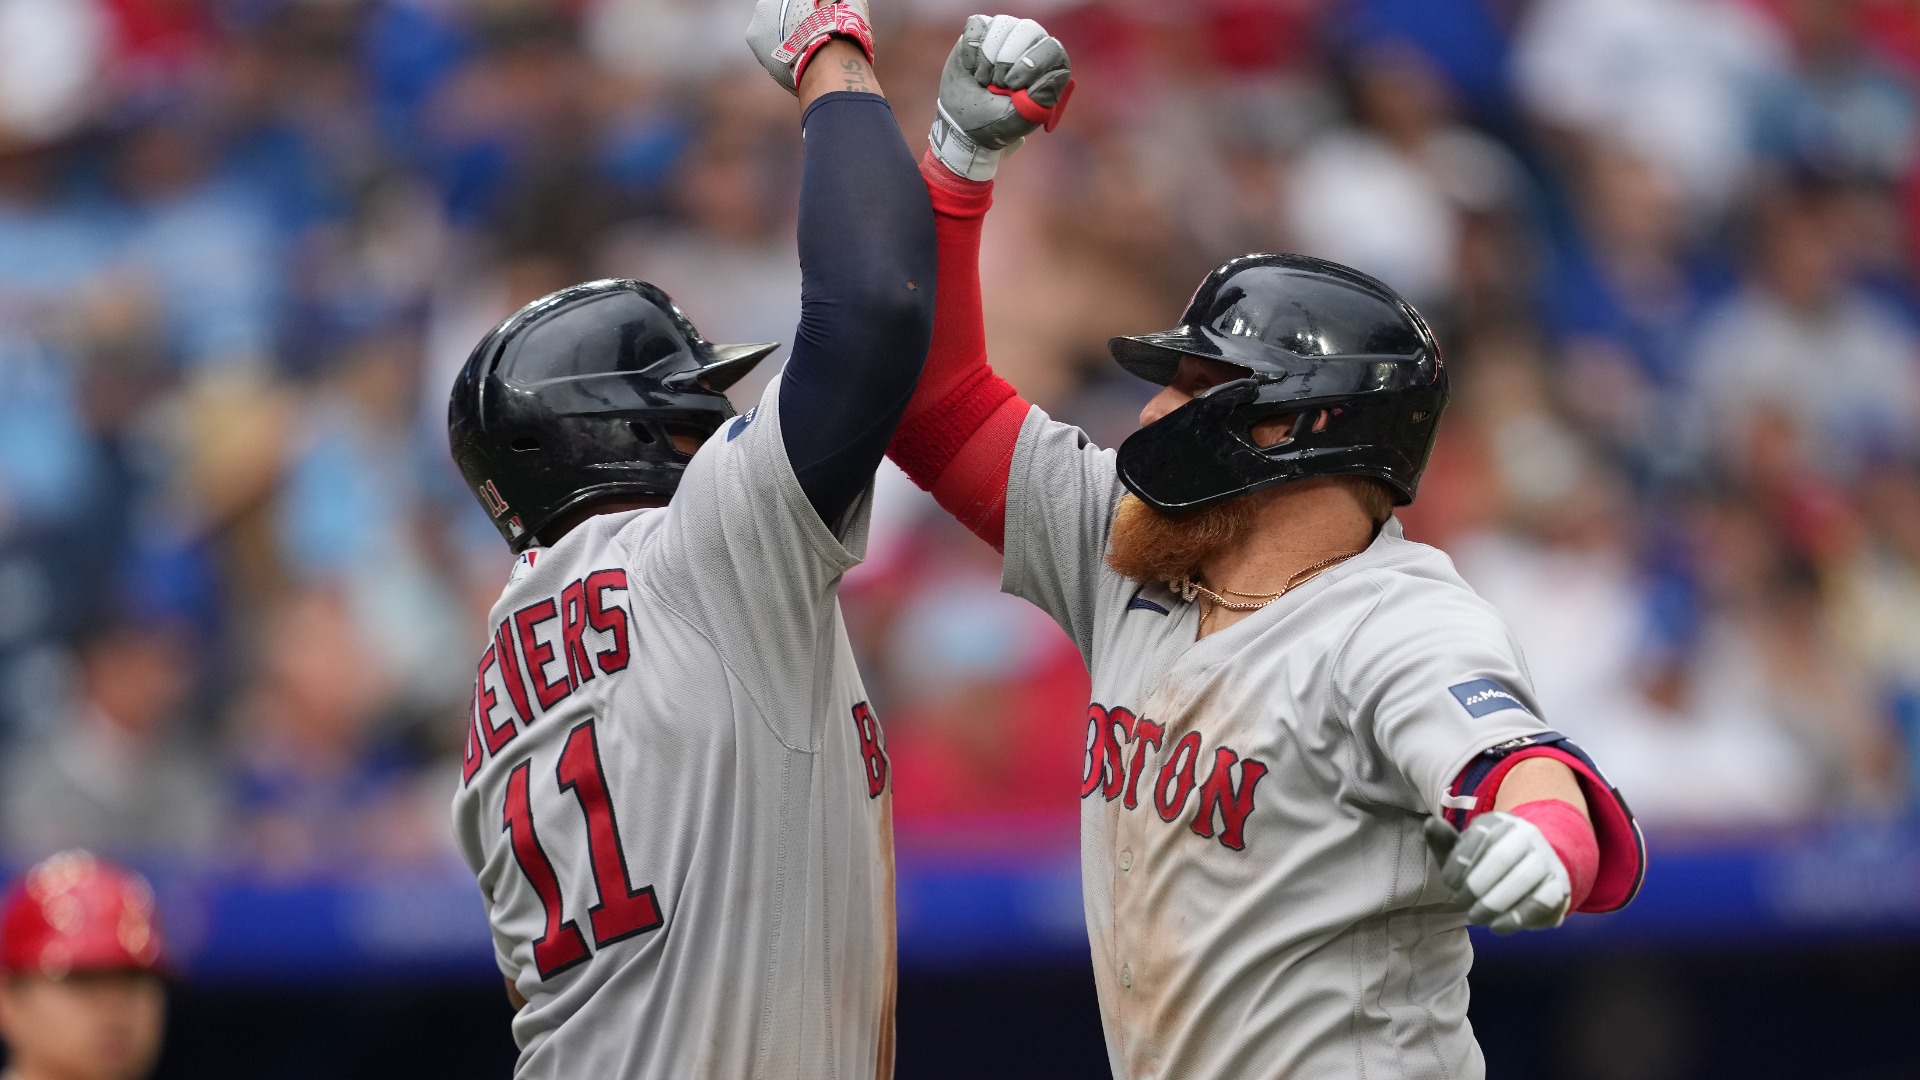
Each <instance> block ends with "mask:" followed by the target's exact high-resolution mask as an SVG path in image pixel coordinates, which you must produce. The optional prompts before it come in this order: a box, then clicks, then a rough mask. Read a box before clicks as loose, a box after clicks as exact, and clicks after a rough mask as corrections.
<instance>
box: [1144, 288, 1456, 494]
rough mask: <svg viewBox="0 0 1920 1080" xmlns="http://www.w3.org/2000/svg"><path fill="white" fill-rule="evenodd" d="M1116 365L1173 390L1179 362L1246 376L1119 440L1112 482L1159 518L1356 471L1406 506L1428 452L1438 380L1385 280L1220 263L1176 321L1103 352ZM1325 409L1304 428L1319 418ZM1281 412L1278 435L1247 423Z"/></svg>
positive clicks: (1413, 323)
mask: <svg viewBox="0 0 1920 1080" xmlns="http://www.w3.org/2000/svg"><path fill="white" fill-rule="evenodd" d="M1108 347H1109V348H1110V349H1111V350H1112V351H1113V357H1114V359H1115V360H1118V361H1119V362H1120V365H1121V366H1122V367H1125V368H1126V369H1127V370H1128V371H1131V372H1133V373H1134V374H1135V375H1138V376H1140V377H1141V378H1143V379H1146V380H1148V381H1149V382H1155V383H1159V384H1161V385H1163V386H1164V385H1166V384H1167V383H1169V382H1172V381H1173V377H1174V372H1175V371H1176V370H1178V368H1179V366H1180V358H1181V357H1182V356H1199V357H1205V358H1207V359H1210V360H1219V361H1224V362H1226V363H1229V364H1234V365H1237V366H1239V367H1243V368H1246V369H1247V371H1248V373H1249V374H1248V375H1247V377H1246V378H1242V379H1235V380H1233V381H1232V382H1227V383H1222V384H1220V385H1219V386H1215V387H1213V388H1212V389H1210V390H1208V391H1206V392H1205V393H1202V394H1200V395H1198V396H1197V397H1195V398H1194V399H1193V400H1192V401H1190V402H1188V403H1187V404H1185V405H1182V406H1181V407H1180V408H1178V409H1175V410H1174V411H1172V412H1171V413H1168V414H1167V415H1166V416H1164V417H1161V418H1160V419H1159V420H1156V421H1155V422H1153V423H1151V424H1148V425H1147V426H1146V427H1143V428H1141V429H1140V430H1139V431H1137V432H1135V433H1134V434H1133V435H1132V436H1131V437H1129V438H1128V439H1127V440H1126V442H1124V443H1122V444H1121V445H1120V454H1119V471H1120V481H1121V483H1123V484H1125V485H1126V486H1127V489H1128V490H1130V491H1132V492H1133V493H1134V494H1135V495H1138V496H1139V497H1140V498H1141V499H1142V500H1143V501H1144V502H1146V503H1147V504H1148V505H1150V506H1152V507H1153V508H1154V509H1156V510H1160V511H1163V512H1172V511H1183V510H1198V509H1200V508H1202V507H1206V506H1211V505H1213V504H1215V503H1218V502H1223V501H1225V500H1227V499H1231V498H1233V497H1234V496H1236V495H1244V494H1246V493H1248V492H1252V491H1259V490H1261V489H1262V488H1268V487H1272V486H1274V485H1275V484H1282V483H1285V482H1287V481H1289V480H1298V479H1302V478H1305V477H1311V476H1370V477H1373V478H1374V479H1376V480H1380V481H1383V482H1384V483H1386V485H1387V486H1388V487H1390V488H1391V489H1392V490H1393V492H1394V498H1395V501H1396V502H1397V503H1398V504H1400V505H1403V506H1404V505H1405V504H1407V503H1410V502H1412V501H1413V495H1414V491H1415V489H1417V488H1418V487H1419V484H1420V473H1421V470H1423V469H1425V468H1426V466H1427V457H1428V456H1429V455H1430V454H1431V453H1432V452H1433V438H1434V433H1435V432H1436V431H1437V430H1438V429H1439V420H1440V412H1441V410H1442V409H1444V408H1446V404H1447V373H1446V369H1445V368H1444V367H1442V366H1441V363H1440V348H1439V346H1438V345H1436V344H1435V343H1434V339H1433V331H1432V330H1429V329H1428V328H1427V324H1426V321H1425V320H1424V319H1422V318H1421V317H1420V313H1419V312H1417V311H1415V310H1413V308H1412V306H1411V305H1409V304H1408V303H1407V302H1406V301H1405V300H1402V299H1401V298H1400V297H1399V295H1398V294H1396V293H1395V292H1394V291H1393V290H1392V289H1389V288H1387V287H1386V286H1385V285H1383V284H1381V283H1380V282H1378V281H1376V280H1374V279H1373V278H1371V277H1368V276H1367V275H1365V274H1362V273H1360V272H1359V271H1357V270H1353V269H1349V268H1348V267H1345V266H1341V265H1340V264H1338V263H1331V262H1327V261H1326V260H1324V259H1314V258H1309V257H1307V256H1304V255H1244V256H1241V257H1240V258H1237V259H1234V260H1232V261H1230V262H1227V263H1226V264H1224V265H1222V266H1221V267H1220V268H1219V269H1217V270H1215V271H1214V272H1213V273H1211V274H1208V275H1207V279H1206V280H1205V281H1203V282H1201V283H1200V288H1199V290H1198V291H1197V292H1195V293H1194V294H1193V300H1192V301H1191V302H1189V303H1188V305H1187V311H1186V314H1185V315H1183V316H1182V317H1181V319H1180V325H1179V326H1177V327H1175V328H1173V329H1172V330H1165V331H1162V332H1160V333H1155V334H1142V335H1140V336H1138V337H1117V338H1114V339H1113V340H1112V341H1110V342H1109V343H1108ZM1322 409H1325V410H1327V412H1328V413H1329V420H1328V423H1327V425H1326V427H1325V429H1324V430H1321V431H1314V430H1313V424H1314V420H1315V417H1316V416H1317V415H1318V413H1319V412H1320V410H1322ZM1289 414H1292V415H1293V416H1294V418H1295V419H1294V422H1293V427H1292V429H1291V433H1290V435H1289V436H1288V437H1285V438H1283V439H1281V440H1280V441H1279V442H1278V443H1276V444H1274V445H1272V446H1266V447H1262V446H1260V445H1258V444H1257V443H1255V442H1254V439H1253V435H1252V431H1253V428H1254V426H1255V425H1257V424H1260V423H1262V422H1264V421H1269V420H1273V419H1275V418H1277V417H1283V416H1286V415H1289Z"/></svg>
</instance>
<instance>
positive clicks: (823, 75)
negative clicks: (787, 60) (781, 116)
mask: <svg viewBox="0 0 1920 1080" xmlns="http://www.w3.org/2000/svg"><path fill="white" fill-rule="evenodd" d="M842 92H845V93H855V94H875V95H878V94H879V93H880V80H879V79H878V78H877V77H875V75H874V73H873V65H872V63H871V61H870V60H869V59H868V56H867V53H865V52H864V51H862V49H861V46H860V44H859V43H858V42H855V41H850V40H848V39H846V38H843V37H838V36H835V37H831V38H827V39H824V40H822V41H821V42H820V44H819V46H818V47H817V48H816V49H815V50H814V51H813V52H812V54H811V56H810V58H809V60H808V62H807V63H806V66H805V68H804V69H803V70H801V73H800V82H799V95H800V108H801V111H802V112H805V111H806V107H807V106H809V105H811V104H813V102H814V100H815V99H816V98H820V97H823V96H825V95H827V94H837V93H842Z"/></svg>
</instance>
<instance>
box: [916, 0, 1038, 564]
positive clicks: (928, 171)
mask: <svg viewBox="0 0 1920 1080" xmlns="http://www.w3.org/2000/svg"><path fill="white" fill-rule="evenodd" d="M1072 86H1073V82H1072V78H1071V72H1070V70H1069V68H1068V63H1067V54H1066V50H1065V49H1064V48H1063V47H1062V46H1061V45H1060V43H1059V42H1058V41H1057V40H1055V39H1053V38H1051V37H1048V36H1047V33H1046V31H1045V30H1044V29H1043V28H1041V26H1040V25H1039V24H1038V23H1035V22H1033V21H1032V20H1028V19H1014V18H1011V17H1009V16H1005V15H999V16H995V17H993V18H992V19H988V18H987V17H986V16H983V15H975V16H973V17H972V18H971V19H969V20H967V28H966V32H965V33H964V34H963V35H962V36H961V38H960V41H959V42H958V43H957V44H955V45H954V48H953V52H952V53H951V54H950V55H949V56H948V57H947V65H946V68H945V70H944V71H943V72H942V75H941V80H940V111H939V115H938V117H937V118H936V119H935V120H934V124H933V132H932V134H931V135H930V137H929V139H928V143H929V145H928V149H927V155H926V157H925V158H924V159H923V160H922V161H921V163H920V174H921V176H922V177H923V178H924V179H925V181H926V187H927V190H928V192H929V193H930V194H931V197H932V200H933V212H934V232H935V235H936V236H937V238H938V245H939V264H940V270H939V273H940V292H939V296H938V303H937V305H936V307H935V313H934V329H933V347H932V350H931V352H930V353H929V355H928V357H927V367H926V372H925V374H923V375H922V376H921V379H920V386H919V389H918V390H916V391H915V393H914V395H913V400H912V401H911V402H909V403H908V405H907V409H906V415H905V418H904V419H903V420H902V421H901V424H900V429H899V431H898V433H897V434H896V435H895V436H894V439H893V445H892V446H890V447H888V450H887V452H888V454H889V456H891V457H892V458H893V460H894V461H895V462H896V463H898V464H899V465H900V467H901V468H902V469H904V470H905V471H906V473H907V475H908V476H909V477H912V478H913V481H914V482H915V483H916V484H919V485H920V486H921V487H922V488H925V489H927V490H928V491H931V492H932V493H933V495H934V498H935V499H936V500H937V501H938V502H939V503H940V505H941V506H942V507H945V508H946V510H947V511H948V512H949V513H951V514H953V515H954V517H956V518H958V519H959V521H960V523H961V524H963V525H965V526H966V527H967V528H969V529H971V530H972V531H973V532H974V534H975V535H977V536H979V537H980V538H981V539H983V540H985V541H987V542H988V543H990V544H992V545H993V546H994V548H995V549H996V550H997V549H1000V548H1002V547H1003V546H1004V543H1005V524H1006V492H1007V472H1008V468H1009V467H1010V465H1011V463H1012V461H1013V448H1014V443H1015V442H1016V441H1017V440H1018V438H1019V436H1020V425H1021V423H1022V422H1023V421H1024V420H1025V419H1026V415H1027V410H1028V405H1027V402H1026V401H1024V400H1022V399H1021V398H1020V396H1019V395H1018V394H1017V393H1016V392H1015V391H1014V389H1013V387H1012V385H1011V384H1009V383H1008V382H1007V381H1006V380H1004V379H1002V378H1000V377H999V376H998V375H995V374H994V372H993V369H992V368H991V367H990V366H989V365H988V363H987V334H986V323H985V318H984V316H983V313H982V309H981V303H980V233H981V228H982V225H983V224H984V221H985V218H986V213H987V209H988V208H989V207H990V206H992V205H993V176H994V173H995V170H997V169H998V167H999V163H1000V159H1001V157H1002V156H1003V155H1004V154H1005V153H1006V152H1008V151H1009V150H1011V149H1012V148H1014V147H1016V146H1018V145H1019V143H1020V141H1021V140H1022V139H1023V138H1024V137H1025V136H1026V135H1028V134H1030V133H1032V132H1033V131H1035V130H1037V129H1039V128H1040V127H1042V126H1044V127H1046V128H1047V129H1049V130H1051V129H1052V128H1053V126H1054V124H1055V123H1057V122H1058V119H1059V115H1060V112H1061V110H1062V109H1064V108H1065V107H1066V102H1067V98H1068V96H1069V95H1070V94H1071V92H1072Z"/></svg>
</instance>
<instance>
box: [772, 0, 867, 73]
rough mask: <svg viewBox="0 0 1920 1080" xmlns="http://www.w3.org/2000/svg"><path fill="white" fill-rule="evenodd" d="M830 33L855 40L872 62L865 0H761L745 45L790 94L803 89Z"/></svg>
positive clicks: (831, 35)
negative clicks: (810, 65)
mask: <svg viewBox="0 0 1920 1080" xmlns="http://www.w3.org/2000/svg"><path fill="white" fill-rule="evenodd" d="M832 37H843V38H847V39H849V40H851V41H852V42H853V43H854V44H856V45H859V46H860V51H861V52H864V53H866V54H867V62H868V63H872V62H873V28H872V27H871V26H869V25H868V24H867V0H759V2H758V3H756V4H755V5H754V7H753V18H752V19H751V20H750V21H749V22H748V23H747V48H749V49H752V50H753V56H754V59H756V60H758V61H760V66H761V67H763V68H766V69H767V73H768V74H770V75H772V76H773V81H774V82H777V83H779V84H780V85H781V86H784V87H786V88H787V92H788V93H790V94H798V93H799V92H800V76H801V75H802V74H803V73H804V72H805V71H806V69H807V62H808V61H810V60H812V59H813V54H814V53H816V52H818V51H819V49H820V46H822V45H825V44H826V43H827V39H828V38H832Z"/></svg>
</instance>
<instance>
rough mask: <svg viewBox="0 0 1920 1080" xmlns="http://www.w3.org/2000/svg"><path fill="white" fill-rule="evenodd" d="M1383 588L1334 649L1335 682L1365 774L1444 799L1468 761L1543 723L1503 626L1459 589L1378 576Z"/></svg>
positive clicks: (1427, 802)
mask: <svg viewBox="0 0 1920 1080" xmlns="http://www.w3.org/2000/svg"><path fill="white" fill-rule="evenodd" d="M1375 584H1376V586H1377V587H1378V588H1379V590H1380V594H1379V597H1378V599H1377V600H1376V602H1375V603H1374V605H1373V607H1372V608H1371V609H1370V610H1369V611H1368V613H1367V614H1366V615H1365V616H1364V617H1363V618H1362V619H1361V620H1360V622H1359V623H1358V624H1357V625H1356V626H1355V627H1354V629H1353V631H1352V633H1351V634H1350V635H1349V636H1348V638H1347V640H1346V642H1345V643H1344V644H1343V645H1342V646H1341V648H1340V649H1339V650H1338V652H1337V654H1336V657H1335V661H1334V667H1333V689H1334V692H1335V694H1336V696H1337V697H1338V698H1339V699H1341V700H1343V701H1344V702H1345V703H1346V704H1347V706H1348V712H1347V715H1348V716H1351V717H1352V718H1353V720H1352V723H1353V727H1354V731H1353V735H1354V739H1355V741H1356V743H1357V744H1358V746H1359V747H1360V753H1361V755H1362V758H1363V762H1362V769H1363V771H1364V772H1367V773H1371V774H1373V775H1375V776H1379V777H1381V778H1384V779H1386V780H1387V781H1388V784H1387V786H1388V788H1389V790H1392V791H1394V792H1395V793H1396V794H1397V795H1398V796H1399V797H1398V798H1394V799H1392V800H1391V801H1394V802H1398V803H1401V804H1402V805H1405V806H1406V808H1407V809H1409V810H1413V811H1415V812H1418V813H1424V814H1439V813H1443V812H1444V811H1445V810H1446V809H1448V807H1449V803H1448V799H1449V797H1450V794H1451V792H1450V788H1451V785H1452V784H1453V781H1454V779H1455V778H1456V777H1457V776H1458V775H1459V774H1460V771H1461V770H1462V769H1464V768H1465V767H1466V766H1467V763H1468V762H1470V761H1472V760H1473V759H1474V758H1475V757H1477V756H1479V755H1480V754H1481V753H1482V752H1483V751H1486V750H1487V749H1489V748H1491V747H1494V746H1498V745H1499V744H1501V743H1503V742H1507V741H1509V740H1513V739H1518V738H1521V737H1523V736H1530V735H1536V734H1539V733H1541V732H1544V731H1546V730H1547V725H1546V724H1545V723H1544V722H1543V721H1542V720H1541V719H1540V708H1539V704H1538V703H1537V702H1536V701H1535V699H1534V695H1533V685H1532V681H1531V680H1530V679H1529V678H1528V677H1527V673H1526V668H1525V666H1524V664H1523V662H1522V660H1521V657H1520V649H1519V646H1518V644H1517V643H1516V642H1515V641H1514V640H1513V636H1512V634H1511V633H1510V632H1509V631H1508V629H1507V627H1506V624H1505V623H1504V622H1503V621H1502V620H1501V618H1500V616H1499V615H1498V614H1497V613H1496V612H1494V610H1493V609H1492V608H1491V607H1489V606H1488V605H1487V604H1486V603H1485V602H1484V601H1482V600H1481V599H1480V598H1479V597H1477V596H1475V595H1473V593H1472V592H1470V591H1468V590H1467V589H1465V588H1464V587H1462V588H1448V587H1444V586H1441V587H1420V586H1419V585H1418V584H1415V585H1409V584H1408V583H1407V582H1405V581H1404V580H1392V579H1389V580H1378V579H1376V580H1375Z"/></svg>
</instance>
